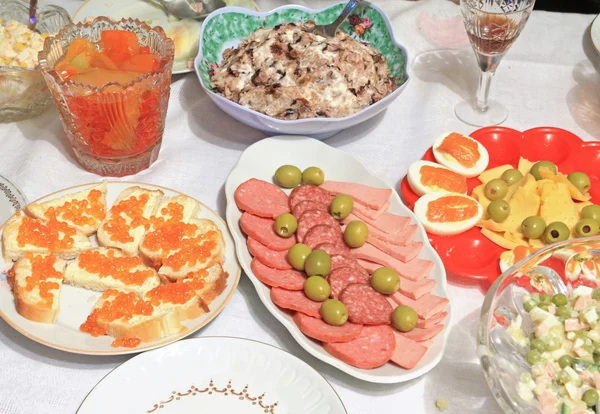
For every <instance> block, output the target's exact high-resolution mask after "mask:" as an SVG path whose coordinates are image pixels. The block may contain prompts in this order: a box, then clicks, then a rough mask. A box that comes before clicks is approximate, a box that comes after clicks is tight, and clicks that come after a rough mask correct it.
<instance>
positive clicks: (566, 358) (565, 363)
mask: <svg viewBox="0 0 600 414" xmlns="http://www.w3.org/2000/svg"><path fill="white" fill-rule="evenodd" d="M574 361H575V358H573V357H572V356H571V355H563V356H561V357H560V358H558V365H560V367H561V368H563V369H564V368H566V367H570V366H573V362H574Z"/></svg>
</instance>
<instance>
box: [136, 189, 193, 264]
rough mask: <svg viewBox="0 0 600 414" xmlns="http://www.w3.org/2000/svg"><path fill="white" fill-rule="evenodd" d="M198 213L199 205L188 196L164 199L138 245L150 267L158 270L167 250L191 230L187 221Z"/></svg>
mask: <svg viewBox="0 0 600 414" xmlns="http://www.w3.org/2000/svg"><path fill="white" fill-rule="evenodd" d="M199 212H200V203H199V202H198V201H197V200H195V199H193V198H191V197H188V196H185V195H179V196H175V197H170V198H164V199H163V200H162V201H161V203H160V205H159V206H158V209H157V211H156V214H155V215H154V217H153V218H152V219H151V225H150V228H149V229H148V231H147V232H146V234H145V235H144V237H143V238H142V241H141V243H140V249H139V251H140V254H141V256H142V257H143V258H144V260H146V261H147V262H148V263H150V265H151V266H153V267H155V268H159V267H160V265H161V264H162V260H163V258H164V257H165V256H166V255H167V254H168V252H169V249H171V248H172V247H176V246H177V245H178V243H179V241H180V240H181V238H182V237H183V236H184V234H185V232H186V231H187V230H189V229H190V228H191V226H190V225H188V223H189V221H190V220H191V219H193V218H195V217H196V216H197V215H198V213H199Z"/></svg>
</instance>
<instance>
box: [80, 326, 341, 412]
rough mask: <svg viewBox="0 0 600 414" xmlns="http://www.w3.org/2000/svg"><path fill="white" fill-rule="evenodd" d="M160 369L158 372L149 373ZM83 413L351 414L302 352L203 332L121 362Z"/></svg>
mask: <svg viewBox="0 0 600 414" xmlns="http://www.w3.org/2000/svg"><path fill="white" fill-rule="evenodd" d="M149 373H152V375H148V374H149ZM77 412H78V414H100V413H146V414H148V413H161V414H169V413H177V414H186V413H189V414H197V413H226V414H265V413H270V414H343V413H346V409H345V408H344V405H343V404H342V401H341V400H340V398H339V396H338V395H337V393H336V392H335V391H334V389H333V388H332V387H331V385H330V384H329V383H328V382H327V381H326V380H325V378H323V376H322V375H320V374H319V373H318V372H317V371H315V370H314V369H313V368H312V367H310V366H309V365H308V364H307V363H305V362H303V361H301V360H300V359H298V358H296V357H295V356H293V355H291V354H289V353H287V352H285V351H283V350H281V349H279V348H275V347H273V346H271V345H267V344H263V343H261V342H256V341H252V340H249V339H241V338H229V337H202V338H194V339H188V340H185V341H180V342H178V343H176V344H172V345H169V346H167V347H164V348H161V349H157V350H154V351H151V352H145V353H143V354H140V355H138V356H136V357H134V358H131V359H130V360H128V361H127V362H125V363H123V364H122V365H120V366H119V367H117V368H116V369H115V370H114V371H112V372H111V373H110V374H108V375H107V376H106V377H105V378H104V379H103V380H102V381H100V382H99V383H98V385H96V387H95V388H94V389H93V390H92V391H91V392H90V394H89V395H88V396H87V397H86V399H85V400H84V402H83V403H82V404H81V406H80V407H79V410H78V411H77Z"/></svg>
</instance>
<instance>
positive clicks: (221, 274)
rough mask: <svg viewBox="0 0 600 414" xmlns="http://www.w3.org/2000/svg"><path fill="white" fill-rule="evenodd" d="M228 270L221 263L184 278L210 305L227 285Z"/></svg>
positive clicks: (184, 281)
mask: <svg viewBox="0 0 600 414" xmlns="http://www.w3.org/2000/svg"><path fill="white" fill-rule="evenodd" d="M227 276H228V275H227V272H225V271H224V270H223V267H222V266H221V265H220V264H215V265H213V266H211V267H209V268H207V269H203V270H200V271H198V272H196V273H193V274H192V275H191V276H188V277H186V278H185V279H183V280H182V282H183V283H188V284H190V285H191V286H192V288H193V289H194V292H195V293H196V295H197V296H198V297H199V298H200V299H201V300H202V301H203V302H204V303H205V304H206V305H207V306H208V305H210V303H211V302H212V301H213V300H214V299H215V298H216V297H217V296H219V295H220V294H221V293H223V291H224V290H225V287H226V286H227Z"/></svg>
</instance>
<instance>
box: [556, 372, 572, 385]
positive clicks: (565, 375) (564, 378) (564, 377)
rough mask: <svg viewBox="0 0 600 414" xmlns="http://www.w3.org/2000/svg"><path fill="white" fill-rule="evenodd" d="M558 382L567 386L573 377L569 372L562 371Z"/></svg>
mask: <svg viewBox="0 0 600 414" xmlns="http://www.w3.org/2000/svg"><path fill="white" fill-rule="evenodd" d="M558 380H559V381H560V382H562V383H563V384H567V383H568V382H569V381H571V376H570V375H569V373H568V372H567V371H562V372H561V373H560V374H559V375H558Z"/></svg>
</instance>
